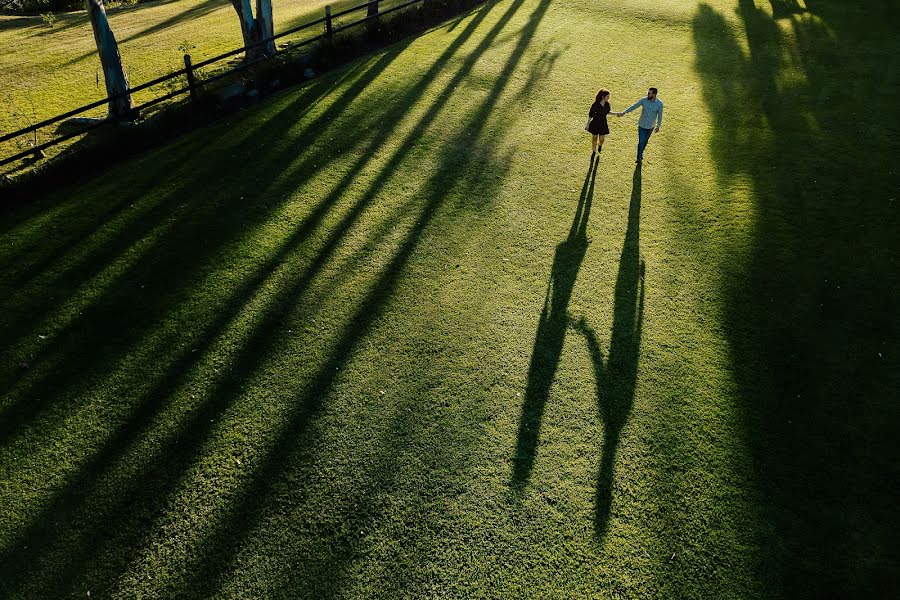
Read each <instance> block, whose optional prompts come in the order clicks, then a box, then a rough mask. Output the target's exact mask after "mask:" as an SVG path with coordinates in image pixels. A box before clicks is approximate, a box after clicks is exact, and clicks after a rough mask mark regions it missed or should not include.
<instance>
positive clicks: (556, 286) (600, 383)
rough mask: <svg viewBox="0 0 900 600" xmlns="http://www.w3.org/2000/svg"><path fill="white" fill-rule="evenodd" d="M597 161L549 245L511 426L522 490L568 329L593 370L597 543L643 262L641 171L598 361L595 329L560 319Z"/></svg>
mask: <svg viewBox="0 0 900 600" xmlns="http://www.w3.org/2000/svg"><path fill="white" fill-rule="evenodd" d="M598 164H599V157H598V158H597V159H596V160H594V159H592V160H591V164H590V166H589V168H588V172H587V174H586V175H585V180H584V185H583V186H582V189H581V195H580V197H579V199H578V206H577V207H576V209H575V216H574V219H573V220H572V226H571V227H570V229H569V233H568V235H567V236H566V238H565V239H564V240H563V241H562V242H560V243H559V245H557V247H556V253H555V254H554V257H553V266H552V269H551V274H550V282H549V284H548V286H547V295H546V298H545V300H544V307H543V309H542V311H541V316H540V319H539V321H538V328H537V334H536V336H535V341H534V348H533V350H532V353H531V362H530V365H529V368H528V381H527V384H526V389H525V398H524V400H523V406H522V416H521V419H520V422H519V433H518V439H517V445H516V453H515V457H514V466H513V474H512V486H513V488H515V489H517V490H520V491H521V490H522V489H524V487H525V485H526V483H527V482H528V479H529V477H530V475H531V471H532V468H533V466H534V461H535V457H536V452H537V445H538V441H539V435H540V427H541V419H542V416H543V413H544V408H545V405H546V403H547V400H548V399H549V392H550V387H551V385H552V383H553V379H554V376H555V374H556V370H557V368H558V366H559V361H560V356H561V354H562V349H563V343H564V341H565V337H566V332H567V330H568V328H569V327H571V328H572V329H573V330H574V331H575V332H577V333H578V334H580V335H581V336H582V337H583V338H584V340H585V342H586V345H587V350H588V353H589V354H590V357H591V363H592V365H593V368H594V381H595V385H596V394H597V405H598V409H599V412H600V417H601V419H602V422H603V429H604V433H603V446H602V453H603V454H602V459H601V464H600V468H599V471H598V475H597V488H596V496H595V503H594V531H595V534H596V536H597V537H598V538H601V539H602V538H603V536H604V535H605V534H606V530H607V527H608V522H609V516H610V510H611V505H612V485H613V467H614V460H615V455H616V450H617V448H618V445H619V440H620V436H621V432H622V429H623V428H624V426H625V423H626V422H627V421H628V416H629V414H630V412H631V407H632V404H633V402H634V392H635V386H636V382H637V364H638V355H639V349H640V340H641V325H642V322H643V313H644V263H643V261H642V260H641V258H640V210H641V167H640V165H638V166H637V167H636V168H635V171H634V177H633V181H632V191H631V201H630V205H629V209H628V226H627V230H626V232H625V241H624V243H623V245H622V253H621V256H620V259H619V270H618V274H617V276H616V285H615V294H614V307H613V325H612V334H611V339H610V344H609V350H608V353H607V356H606V357H604V355H603V351H602V349H601V345H600V342H599V340H598V338H597V335H596V333H595V331H594V330H593V329H592V328H591V327H590V325H588V323H587V320H586V319H585V318H584V317H581V318H579V319H577V320H575V319H573V318H572V317H571V316H570V315H569V313H568V305H569V300H570V299H571V296H572V291H573V289H574V287H575V281H576V279H577V277H578V271H579V269H580V267H581V264H582V262H583V260H584V256H585V253H586V251H587V245H588V240H587V225H588V219H589V217H590V213H591V203H592V201H593V195H594V187H595V181H596V177H597V165H598Z"/></svg>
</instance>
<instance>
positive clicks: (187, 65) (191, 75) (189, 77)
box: [184, 54, 197, 100]
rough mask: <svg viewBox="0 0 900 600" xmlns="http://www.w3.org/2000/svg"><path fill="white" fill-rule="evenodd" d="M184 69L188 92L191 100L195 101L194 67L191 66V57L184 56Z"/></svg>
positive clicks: (195, 82) (188, 55)
mask: <svg viewBox="0 0 900 600" xmlns="http://www.w3.org/2000/svg"><path fill="white" fill-rule="evenodd" d="M184 68H185V70H186V72H187V83H188V90H189V91H190V93H191V100H196V99H197V81H196V80H195V79H194V66H193V65H192V64H191V55H190V54H185V55H184Z"/></svg>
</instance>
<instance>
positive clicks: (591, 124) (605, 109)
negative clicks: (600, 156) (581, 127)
mask: <svg viewBox="0 0 900 600" xmlns="http://www.w3.org/2000/svg"><path fill="white" fill-rule="evenodd" d="M610 110H612V107H611V106H610V104H609V92H608V91H606V90H600V91H599V92H597V99H596V100H594V104H592V105H591V111H590V112H589V113H588V124H587V127H585V129H587V130H588V131H589V132H590V133H591V138H592V140H593V144H592V150H591V158H593V157H594V155H595V154H596V153H597V151H598V150H599V151H600V152H602V151H603V141H604V140H605V139H606V134H608V133H609V125H608V124H607V123H606V115H608V114H609V111H610Z"/></svg>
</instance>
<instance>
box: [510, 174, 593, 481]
mask: <svg viewBox="0 0 900 600" xmlns="http://www.w3.org/2000/svg"><path fill="white" fill-rule="evenodd" d="M598 164H599V157H598V158H597V159H596V160H594V159H593V158H592V159H591V164H590V165H589V166H588V171H587V174H586V175H585V177H584V185H583V186H582V188H581V196H580V197H579V199H578V206H577V208H576V209H575V218H574V219H573V220H572V226H571V227H570V228H569V235H568V236H567V237H566V239H565V240H563V241H562V242H560V243H559V245H557V246H556V253H555V254H554V256H553V267H552V269H551V272H550V282H549V284H548V285H547V294H546V297H545V299H544V308H543V310H542V311H541V317H540V320H539V321H538V328H537V334H536V336H535V339H534V348H533V350H532V351H531V364H530V365H529V367H528V382H527V384H526V388H525V399H524V400H523V403H522V416H521V418H520V420H519V435H518V440H517V443H516V454H515V457H514V466H513V474H512V485H513V487H514V488H517V489H521V488H522V487H524V485H525V483H526V482H527V481H528V477H529V475H530V474H531V469H532V466H533V465H534V457H535V451H536V450H537V443H538V437H539V434H540V429H541V418H542V416H543V414H544V405H545V404H546V403H547V396H548V395H549V392H550V385H551V384H552V383H553V377H554V375H555V374H556V369H557V367H558V366H559V358H560V355H561V354H562V347H563V341H564V340H565V337H566V327H567V326H568V324H569V318H568V313H567V309H568V306H569V299H570V298H571V297H572V289H573V288H574V287H575V280H576V279H577V277H578V269H579V268H580V267H581V262H582V260H583V259H584V254H585V252H586V251H587V245H588V241H587V224H588V218H589V217H590V214H591V201H592V199H593V196H594V181H595V179H596V177H597V165H598Z"/></svg>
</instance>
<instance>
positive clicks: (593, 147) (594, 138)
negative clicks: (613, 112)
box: [591, 133, 600, 154]
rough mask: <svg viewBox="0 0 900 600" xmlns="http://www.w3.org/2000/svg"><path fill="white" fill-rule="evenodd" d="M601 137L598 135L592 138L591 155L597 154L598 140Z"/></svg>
mask: <svg viewBox="0 0 900 600" xmlns="http://www.w3.org/2000/svg"><path fill="white" fill-rule="evenodd" d="M599 137H600V136H599V135H597V134H596V133H595V134H593V135H592V136H591V154H594V153H595V152H597V138H599Z"/></svg>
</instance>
